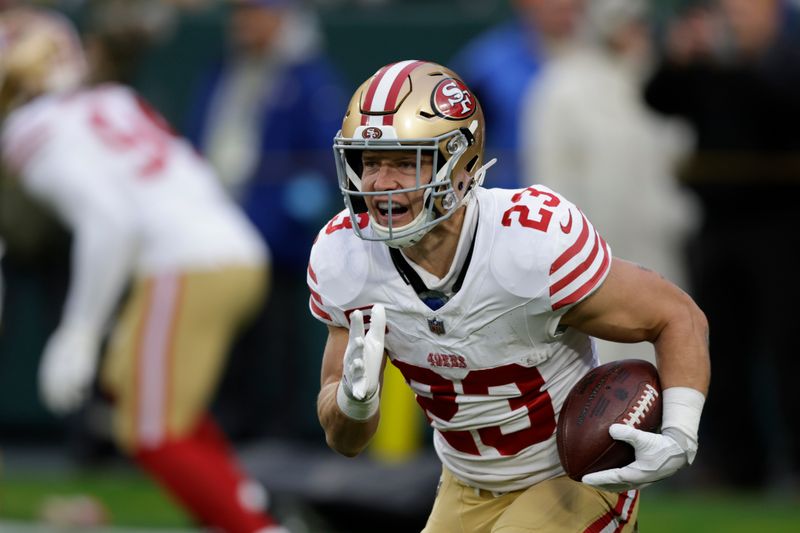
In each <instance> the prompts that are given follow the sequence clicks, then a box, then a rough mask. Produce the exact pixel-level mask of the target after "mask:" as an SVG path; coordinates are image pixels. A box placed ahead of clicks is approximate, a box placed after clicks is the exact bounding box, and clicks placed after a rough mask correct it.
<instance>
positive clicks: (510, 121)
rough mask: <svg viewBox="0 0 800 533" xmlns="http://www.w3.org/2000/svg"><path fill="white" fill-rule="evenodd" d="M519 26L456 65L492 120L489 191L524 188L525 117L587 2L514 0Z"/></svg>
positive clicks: (468, 50)
mask: <svg viewBox="0 0 800 533" xmlns="http://www.w3.org/2000/svg"><path fill="white" fill-rule="evenodd" d="M511 4H512V6H513V8H514V12H515V14H516V17H515V19H514V20H512V21H509V22H506V23H504V24H501V25H499V26H497V27H494V28H490V29H489V30H487V31H486V32H485V33H483V34H481V35H479V36H478V37H477V38H475V39H474V40H472V41H471V42H469V43H468V44H467V45H466V47H465V48H464V49H463V50H462V51H461V52H459V53H458V54H457V55H456V57H455V58H454V59H453V61H451V62H450V63H451V65H452V67H453V70H455V71H456V72H458V73H460V74H461V75H462V76H463V78H464V81H465V82H466V84H467V85H468V86H469V87H471V88H472V90H473V91H475V95H476V96H477V97H478V98H479V99H480V102H481V105H482V106H483V111H484V113H485V114H486V123H487V131H486V138H487V144H486V156H487V158H488V159H491V158H493V157H496V158H497V164H496V165H495V167H494V168H493V169H492V176H491V178H490V182H488V183H487V186H488V187H505V188H516V187H520V186H522V185H523V184H522V183H521V182H520V176H521V174H520V168H519V167H520V164H519V161H518V158H519V153H520V144H519V129H520V127H521V124H520V120H519V115H520V111H521V106H522V98H523V95H524V94H525V91H526V89H528V88H529V86H530V83H531V80H533V79H534V78H535V76H536V75H537V73H538V72H539V69H540V67H541V65H542V63H544V62H545V61H546V60H547V59H549V58H551V57H553V56H554V55H556V54H557V53H559V52H561V51H563V50H564V49H565V48H568V47H569V45H570V44H571V43H572V40H573V38H574V36H575V33H576V29H577V27H578V23H579V21H580V17H581V13H582V9H583V0H511Z"/></svg>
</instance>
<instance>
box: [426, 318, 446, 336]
mask: <svg viewBox="0 0 800 533" xmlns="http://www.w3.org/2000/svg"><path fill="white" fill-rule="evenodd" d="M428 327H429V328H430V330H431V331H432V332H434V333H436V334H437V335H444V322H442V321H441V320H439V319H438V318H436V317H435V316H434V317H431V318H429V319H428Z"/></svg>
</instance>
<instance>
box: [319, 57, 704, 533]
mask: <svg viewBox="0 0 800 533" xmlns="http://www.w3.org/2000/svg"><path fill="white" fill-rule="evenodd" d="M483 145H484V119H483V113H482V111H481V108H480V106H479V104H478V102H477V100H476V99H475V96H474V94H473V93H472V92H471V91H470V90H469V89H468V88H467V86H466V85H465V84H464V83H463V81H462V80H461V79H460V78H459V77H458V75H457V74H455V73H454V72H453V71H451V70H449V69H447V68H445V67H443V66H441V65H437V64H433V63H428V62H424V61H401V62H398V63H394V64H390V65H387V66H385V67H383V68H381V69H380V70H379V71H378V72H377V73H376V74H375V75H374V76H372V77H371V78H369V79H368V80H367V81H366V82H365V83H364V84H363V85H362V86H361V87H360V88H359V89H358V90H357V91H356V93H355V94H354V96H353V98H352V100H351V102H350V105H349V107H348V109H347V112H346V114H345V118H344V122H343V125H342V129H341V131H340V133H339V135H338V136H337V137H336V139H335V141H334V149H335V154H336V161H337V167H338V170H339V183H340V187H341V189H342V192H343V194H344V195H345V204H346V206H347V209H346V210H345V211H342V212H341V213H339V214H338V215H336V216H335V217H334V218H333V219H332V220H331V221H330V223H328V225H327V226H325V227H324V228H323V229H322V230H321V231H320V232H319V235H318V238H317V241H316V243H315V245H314V247H313V249H312V252H311V258H310V262H309V267H308V283H309V286H310V288H311V298H310V304H309V305H310V309H311V312H312V314H313V315H314V316H315V317H317V318H318V319H319V320H320V321H322V322H323V323H325V324H326V325H327V326H328V342H327V345H326V347H325V352H324V359H323V364H322V386H321V391H320V394H319V398H318V407H317V408H318V415H319V419H320V422H321V424H322V426H323V428H324V430H325V433H326V437H327V442H328V444H329V446H330V447H331V448H333V449H334V450H336V451H337V452H339V453H341V454H343V455H346V456H355V455H357V454H358V453H360V452H361V451H362V450H363V449H364V447H365V446H366V445H367V443H368V442H369V440H370V438H371V437H372V435H373V434H374V433H375V431H376V428H377V426H378V420H379V400H380V391H381V376H382V372H383V367H384V365H385V362H386V358H387V357H388V358H389V359H390V360H391V361H392V363H393V364H394V365H395V366H396V367H398V368H399V369H400V371H401V372H402V373H403V375H404V376H405V378H406V381H407V382H408V383H409V385H410V386H411V388H412V389H413V390H414V392H415V393H416V396H417V401H418V403H419V404H420V406H421V407H422V408H423V410H424V411H425V413H426V415H427V416H428V419H429V421H430V423H431V425H432V426H433V428H434V433H433V435H434V447H435V448H436V451H437V453H438V455H439V458H440V459H441V461H442V463H443V474H442V479H441V484H440V487H439V490H438V494H437V497H436V501H435V502H434V504H433V510H432V512H431V515H430V517H429V519H428V523H427V526H426V527H425V530H424V531H425V532H426V533H441V532H456V531H457V532H469V533H480V532H489V531H512V530H513V531H548V532H553V531H565V532H566V531H569V532H574V531H583V530H591V531H601V530H606V529H607V528H614V530H615V531H626V532H627V531H634V530H636V516H637V512H638V492H637V490H636V489H639V488H641V487H645V486H647V485H649V484H651V483H653V482H655V481H658V480H661V479H664V478H666V477H668V476H670V475H672V474H673V473H675V472H676V471H677V470H678V469H680V468H681V467H684V466H686V465H687V464H689V463H691V462H692V460H693V459H694V456H695V453H696V451H697V427H698V424H699V422H700V414H701V410H702V406H703V403H704V400H705V393H706V391H707V387H708V381H709V364H708V340H707V329H706V321H705V317H704V315H703V313H702V312H701V311H700V310H699V309H698V308H697V306H696V305H695V304H694V302H693V301H692V300H691V299H690V298H689V297H688V296H687V295H686V294H685V293H683V292H681V291H680V290H679V289H678V288H677V287H675V286H674V285H672V284H670V283H669V282H667V281H665V280H664V279H663V278H662V277H660V276H659V275H657V274H655V273H653V272H651V271H648V270H646V269H642V268H639V267H638V266H636V265H634V264H633V263H629V262H626V261H622V260H619V259H612V257H611V252H610V249H609V247H608V246H607V245H606V243H605V242H604V241H603V239H602V238H601V237H600V236H599V234H598V233H597V232H596V231H595V230H594V228H593V227H592V225H591V224H590V223H589V221H588V220H587V219H586V217H585V216H583V215H582V214H581V212H580V211H579V210H578V208H577V207H575V206H574V205H573V204H571V203H570V202H569V201H567V200H566V199H565V198H564V197H563V196H561V195H559V194H557V193H555V192H553V191H552V190H550V189H548V188H546V187H543V186H539V185H535V186H531V187H528V188H526V189H518V190H507V189H484V188H483V187H481V184H482V182H483V179H484V176H485V173H486V170H487V168H488V166H490V165H491V163H488V164H485V162H484V160H483V157H484V150H483ZM367 324H369V326H370V327H369V331H368V332H367V333H366V334H365V326H366V325H367ZM589 335H592V336H597V337H601V338H605V339H609V340H614V341H618V342H636V341H644V340H647V341H650V342H652V343H653V344H654V345H655V348H656V353H657V358H658V368H659V373H660V377H661V383H662V385H663V389H664V390H663V400H664V411H663V431H662V434H656V433H647V432H644V431H640V430H637V429H634V428H632V427H630V426H626V425H621V424H615V425H613V426H611V430H610V433H611V436H612V437H614V438H616V439H620V440H624V441H626V442H629V443H630V444H631V445H632V446H633V447H634V448H635V450H636V460H635V461H634V462H633V463H631V464H630V465H628V466H626V467H624V468H621V469H612V470H606V471H602V472H597V473H594V474H590V475H587V476H585V477H584V478H583V481H584V482H583V483H580V482H575V481H572V480H570V479H569V478H568V477H566V476H565V475H564V471H563V469H562V468H561V466H560V464H559V460H558V453H557V450H556V436H555V428H556V420H557V417H558V413H559V411H560V409H561V406H562V404H563V402H564V399H565V397H566V395H567V393H568V392H569V390H570V389H571V387H572V385H574V384H575V383H576V382H577V381H578V380H579V379H580V378H581V377H582V376H583V375H584V374H585V373H586V372H587V371H588V370H589V369H591V368H593V367H595V366H597V364H598V362H597V356H596V354H595V353H594V350H593V345H592V342H591V340H590V338H589ZM587 528H588V529H587Z"/></svg>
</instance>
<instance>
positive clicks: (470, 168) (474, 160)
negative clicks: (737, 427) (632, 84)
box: [464, 155, 478, 173]
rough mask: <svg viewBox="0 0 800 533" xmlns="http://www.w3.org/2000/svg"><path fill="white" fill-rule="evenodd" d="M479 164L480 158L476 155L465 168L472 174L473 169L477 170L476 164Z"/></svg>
mask: <svg viewBox="0 0 800 533" xmlns="http://www.w3.org/2000/svg"><path fill="white" fill-rule="evenodd" d="M477 162H478V156H477V155H476V156H474V157H473V158H472V159H470V160H469V162H468V163H467V165H466V166H465V167H464V168H465V169H466V170H467V172H470V173H471V172H472V169H473V168H475V163H477Z"/></svg>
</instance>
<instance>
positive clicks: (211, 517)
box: [0, 8, 283, 533]
mask: <svg viewBox="0 0 800 533" xmlns="http://www.w3.org/2000/svg"><path fill="white" fill-rule="evenodd" d="M86 73H87V65H86V62H85V60H84V55H83V50H82V47H81V44H80V42H79V38H78V36H77V35H76V33H75V31H74V29H73V28H72V27H71V25H70V24H69V22H68V21H67V20H66V19H64V18H63V17H61V16H59V15H58V14H56V13H51V12H47V11H41V10H32V9H24V8H19V9H14V10H9V11H6V12H4V13H3V14H2V15H0V116H1V117H2V120H3V123H2V138H1V139H0V142H1V143H2V144H0V149H2V158H3V162H4V164H5V165H7V166H8V167H9V168H10V169H11V170H12V171H13V173H14V174H15V175H17V176H19V179H20V181H21V184H22V187H23V188H24V189H26V190H27V191H28V192H29V193H30V194H31V195H32V196H34V197H35V198H38V199H39V200H40V201H41V202H42V203H43V204H45V205H47V206H49V207H51V208H52V209H53V210H54V212H55V213H56V214H57V215H59V216H60V218H61V219H62V220H63V222H64V223H65V224H66V225H67V226H68V227H69V228H70V229H71V230H72V232H73V247H72V268H71V280H70V286H69V291H68V295H67V301H66V304H65V307H64V311H63V316H62V318H61V322H60V325H59V326H58V328H57V330H56V331H55V332H54V333H53V334H52V336H51V337H50V339H49V340H48V342H47V345H46V347H45V350H44V354H43V357H42V360H41V365H40V371H39V383H40V390H41V396H42V399H43V401H44V403H45V404H46V405H47V406H48V407H49V408H50V409H51V410H52V411H54V412H56V413H66V412H68V411H72V410H74V409H76V408H77V407H78V406H79V405H80V404H81V402H83V401H84V400H85V399H86V397H87V395H88V393H89V391H90V386H91V384H92V382H93V379H94V377H95V368H96V366H97V362H98V352H99V347H100V344H101V341H102V338H103V334H104V331H105V329H106V327H107V326H108V325H109V321H111V316H112V313H113V309H114V308H115V305H116V302H117V300H118V298H119V297H120V296H121V295H122V293H123V289H124V288H125V287H126V286H127V285H128V283H129V282H130V285H131V290H130V291H129V293H128V294H129V295H128V297H127V300H126V301H125V302H124V305H123V308H122V312H121V315H120V317H119V319H118V320H116V322H115V324H114V329H113V334H112V336H111V339H110V341H109V348H108V352H107V354H106V357H105V358H104V359H103V368H102V372H101V376H100V379H101V383H102V386H103V387H104V388H105V390H106V391H107V392H108V393H109V395H110V396H111V397H112V398H113V402H114V419H113V424H114V433H115V438H116V441H117V443H118V444H119V447H120V448H121V450H122V451H124V452H125V453H127V454H129V455H130V456H131V457H132V458H134V459H135V460H136V462H138V464H139V465H141V467H143V468H144V469H145V470H146V471H147V472H148V473H149V474H150V475H151V476H152V477H153V478H155V479H156V480H157V481H158V482H159V483H160V484H161V485H162V486H163V487H165V488H166V489H167V490H168V491H169V492H171V493H172V495H173V496H174V497H175V498H176V500H177V501H179V502H180V503H181V504H183V506H184V507H185V509H186V510H187V511H188V512H189V513H190V514H191V515H192V516H193V517H194V518H195V519H196V520H197V521H198V522H200V523H202V524H203V525H205V526H208V527H209V528H217V529H219V530H222V531H226V532H238V533H253V532H256V531H258V532H265V531H283V529H282V528H280V527H279V526H277V524H276V522H275V520H274V519H273V518H272V517H271V516H270V515H269V514H268V513H267V511H266V505H265V504H266V494H265V492H264V491H263V489H262V488H261V487H260V486H259V485H258V484H257V483H255V482H254V481H253V480H251V479H249V478H248V477H247V476H246V475H245V474H244V472H243V471H242V470H241V468H240V467H239V466H238V464H237V462H236V460H235V458H234V455H233V450H232V449H231V447H230V446H229V444H228V442H227V440H226V438H225V436H224V435H223V433H222V432H221V431H220V428H219V427H218V426H217V425H216V424H215V423H214V421H213V420H212V419H211V417H210V416H209V403H210V400H211V398H212V394H213V392H214V390H215V387H216V385H217V383H218V381H219V378H220V375H221V372H222V369H223V367H224V364H225V357H226V352H227V349H228V347H229V345H230V343H231V341H232V339H233V336H234V334H235V332H236V331H237V329H238V328H239V327H240V326H241V325H242V324H243V323H244V322H245V321H246V320H247V319H248V318H249V316H250V315H251V314H252V313H253V312H254V311H255V310H256V309H257V308H258V306H259V305H261V304H262V301H263V298H264V297H265V295H266V291H267V289H268V280H269V278H268V265H269V263H268V258H269V253H268V250H267V248H266V247H265V246H264V244H263V243H262V242H261V240H260V238H259V237H258V236H257V233H256V232H255V230H254V229H253V228H252V227H251V226H250V225H249V223H248V222H247V221H246V219H245V217H244V216H243V215H242V214H241V213H240V212H239V211H238V210H237V209H236V208H235V207H234V206H233V205H232V204H231V202H230V201H229V200H228V199H227V197H226V195H225V194H224V193H223V192H222V190H221V188H220V187H219V185H218V183H217V179H216V177H215V176H214V175H213V174H212V172H211V171H210V170H209V166H208V165H207V164H206V163H205V162H204V161H202V160H201V159H200V158H199V157H198V156H197V155H196V154H195V152H194V151H193V150H192V149H191V147H190V146H189V144H188V143H186V142H184V141H183V140H182V139H180V138H178V137H176V136H175V135H174V134H173V133H172V132H171V131H170V130H169V129H168V128H167V127H166V126H165V124H164V121H163V120H162V119H161V117H160V116H159V115H158V114H156V113H155V112H154V111H153V110H152V109H151V108H150V107H148V106H147V104H145V103H144V102H143V101H142V100H141V99H140V98H139V97H138V96H137V95H136V94H135V93H134V92H133V91H132V90H130V89H128V88H126V87H123V86H120V85H114V84H107V85H102V86H99V87H96V88H88V87H86V88H84V87H83V86H82V84H83V80H84V78H85V77H86Z"/></svg>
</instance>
